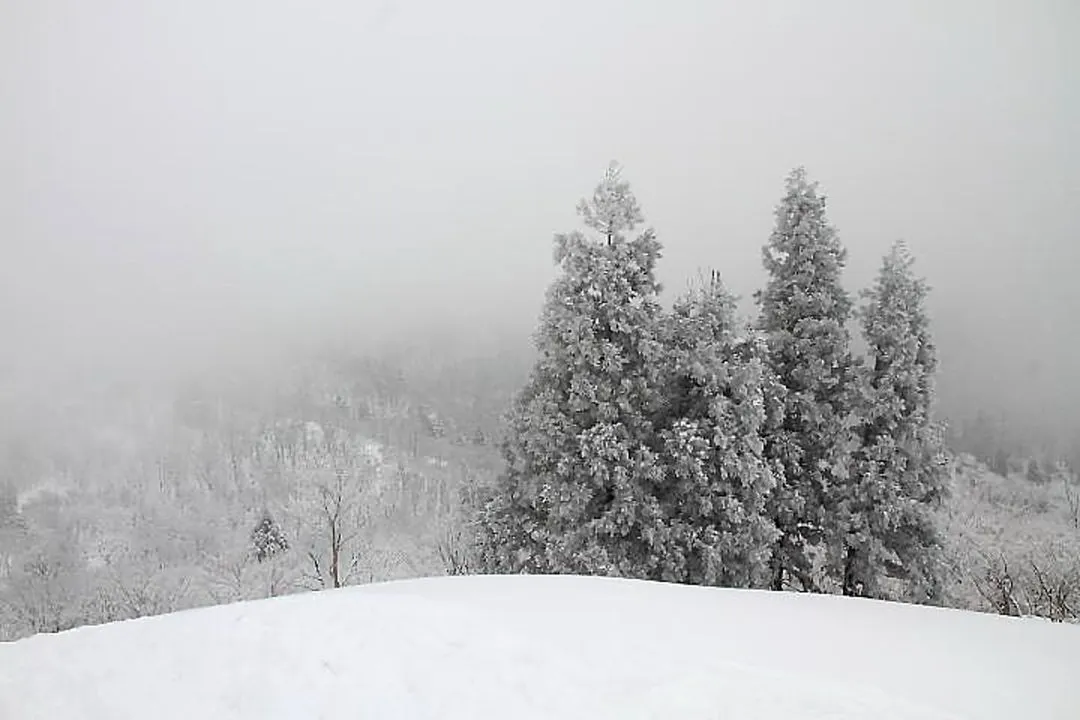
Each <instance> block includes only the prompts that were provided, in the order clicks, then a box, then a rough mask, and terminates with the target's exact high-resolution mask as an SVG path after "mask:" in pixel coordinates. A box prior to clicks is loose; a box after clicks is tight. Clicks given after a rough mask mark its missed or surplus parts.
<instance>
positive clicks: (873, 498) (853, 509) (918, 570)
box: [842, 243, 946, 600]
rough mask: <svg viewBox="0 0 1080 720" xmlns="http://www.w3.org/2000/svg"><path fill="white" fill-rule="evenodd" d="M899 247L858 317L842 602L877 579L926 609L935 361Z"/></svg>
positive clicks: (936, 466)
mask: <svg viewBox="0 0 1080 720" xmlns="http://www.w3.org/2000/svg"><path fill="white" fill-rule="evenodd" d="M913 262H914V261H913V259H912V257H911V255H910V254H909V253H908V251H907V248H906V247H905V246H904V244H903V243H897V244H895V245H894V246H893V248H892V249H891V251H890V252H889V254H888V255H887V256H886V257H885V259H884V262H883V264H882V267H881V271H880V273H879V275H878V278H877V280H876V282H875V284H874V286H873V288H872V289H870V290H869V291H867V292H866V293H865V297H866V299H867V303H866V305H865V306H864V307H863V308H861V309H860V313H859V314H860V318H861V321H862V327H863V334H864V336H865V339H866V342H867V346H868V360H869V362H868V364H867V366H866V373H865V374H866V378H865V380H866V383H865V396H864V398H863V399H864V409H863V421H862V425H861V428H860V431H861V447H860V449H859V451H858V453H857V472H856V473H855V474H854V476H853V478H852V482H851V483H850V484H849V488H848V489H847V490H846V492H845V495H846V496H845V497H844V499H843V501H842V502H843V505H844V509H845V512H846V514H847V518H848V521H847V531H846V534H847V537H846V539H845V550H844V556H843V592H844V594H847V595H867V596H880V595H881V594H882V586H881V579H882V578H883V577H884V576H891V577H894V578H899V579H902V580H904V581H906V582H907V583H908V586H909V591H910V592H911V594H912V596H913V597H916V598H919V599H924V600H925V599H932V598H933V597H934V596H936V594H937V592H938V589H939V587H938V586H939V580H938V578H937V573H936V568H937V565H938V557H937V554H938V552H939V550H940V545H941V541H940V538H939V537H938V533H937V530H936V528H935V525H934V522H933V518H932V515H931V511H932V509H933V507H934V505H935V504H936V503H938V502H939V501H940V500H941V499H942V498H943V497H944V494H945V491H946V477H945V475H946V467H945V463H944V454H943V453H944V447H943V441H942V438H943V432H942V428H941V427H940V426H939V425H937V424H936V423H935V421H934V419H933V406H934V373H935V371H936V369H937V358H936V352H935V348H934V344H933V341H932V338H931V336H930V323H929V319H928V317H927V315H926V310H925V307H924V306H925V301H926V296H927V292H928V288H927V286H926V284H925V282H924V281H923V280H921V279H920V278H917V277H916V276H915V275H914V273H913V271H912V264H913Z"/></svg>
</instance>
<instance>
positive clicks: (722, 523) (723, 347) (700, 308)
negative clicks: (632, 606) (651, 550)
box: [658, 273, 776, 587]
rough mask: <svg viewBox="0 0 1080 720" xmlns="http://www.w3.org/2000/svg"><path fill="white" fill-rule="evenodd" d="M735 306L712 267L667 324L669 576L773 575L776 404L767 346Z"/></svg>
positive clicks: (732, 580)
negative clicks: (766, 437)
mask: <svg viewBox="0 0 1080 720" xmlns="http://www.w3.org/2000/svg"><path fill="white" fill-rule="evenodd" d="M735 306H736V299H735V298H734V297H733V296H732V295H731V294H730V293H728V292H727V290H726V289H725V288H724V286H723V284H722V282H721V281H720V277H719V275H717V274H716V273H713V274H712V275H711V277H710V278H709V280H708V281H706V282H704V283H702V284H701V286H700V287H698V288H695V289H693V290H691V292H689V293H688V294H686V295H685V296H683V297H682V298H680V299H679V300H677V301H676V303H675V307H674V310H673V312H672V314H671V315H670V316H669V317H668V318H667V321H666V323H665V326H666V333H665V346H666V347H667V353H668V358H667V360H666V362H665V363H664V365H665V367H667V368H668V370H669V375H668V377H667V380H666V386H665V399H666V401H667V405H666V407H665V411H664V415H663V416H661V417H660V418H658V425H659V426H661V427H662V428H663V429H662V430H661V437H662V438H663V442H664V457H663V460H664V464H665V467H667V468H668V472H667V476H668V481H669V484H668V486H665V488H664V489H663V495H662V498H663V499H662V505H663V507H664V516H665V518H666V525H665V532H666V535H665V539H666V544H665V550H664V552H663V553H662V556H663V557H664V561H665V566H664V570H665V572H664V579H665V580H672V581H678V582H686V583H692V584H697V585H721V586H725V587H753V586H760V585H761V584H763V583H764V581H765V580H766V578H767V572H768V559H769V555H770V550H771V546H772V543H773V541H774V540H775V539H776V529H775V527H774V526H773V524H772V522H771V521H770V520H769V519H768V517H767V516H766V515H765V499H766V497H767V496H768V494H769V492H770V491H771V490H772V488H773V485H774V479H773V474H772V473H771V472H770V470H769V468H768V465H767V463H766V460H765V458H764V444H763V437H762V431H763V428H764V426H765V423H766V421H767V418H768V414H767V411H768V410H769V409H770V408H771V409H772V410H774V411H775V409H776V408H775V403H771V404H767V394H768V392H769V390H770V388H769V385H768V382H769V379H768V377H767V368H766V365H765V354H766V349H765V347H764V343H763V342H762V340H761V338H760V337H758V336H755V335H753V334H751V333H740V332H739V328H738V327H737V326H736V318H735Z"/></svg>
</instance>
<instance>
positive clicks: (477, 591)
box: [0, 576, 1080, 720]
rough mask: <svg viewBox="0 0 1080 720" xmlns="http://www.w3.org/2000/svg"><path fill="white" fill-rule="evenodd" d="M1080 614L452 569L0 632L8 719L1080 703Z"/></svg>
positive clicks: (672, 714)
mask: <svg viewBox="0 0 1080 720" xmlns="http://www.w3.org/2000/svg"><path fill="white" fill-rule="evenodd" d="M1078 668H1080V627H1072V626H1062V625H1054V624H1050V623H1046V622H1042V621H1031V620H1018V619H1012V618H1004V617H998V616H991V615H980V614H975V613H969V612H963V611H956V610H940V609H931V608H922V607H914V606H906V605H899V604H891V603H884V602H876V601H867V600H855V599H850V598H840V597H831V596H813V595H795V594H787V593H769V592H761V591H748V590H720V589H715V588H701V587H690V586H677V585H665V584H660V583H647V582H638V581H628V580H614V579H604V578H581V577H567V576H563V577H530V576H512V577H511V576H505V577H490V576H483V577H455V578H437V579H426V580H410V581H401V582H392V583H382V584H377V585H369V586H363V587H354V588H348V589H344V590H336V591H327V592H320V593H312V594H305V595H293V596H288V597H283V598H275V599H272V600H262V601H257V602H247V603H237V604H234V605H227V606H219V607H213V608H205V609H200V610H191V611H187V612H180V613H175V614H172V615H166V616H160V617H154V618H143V619H139V620H133V621H128V622H122V623H115V624H112V625H103V626H97V627H85V628H79V629H76V630H71V631H68V632H64V633H60V634H57V635H39V636H36V637H33V638H28V639H25V640H20V641H17V642H13V643H8V644H0V718H3V719H4V720H22V719H24V718H25V719H26V720H60V719H63V720H77V719H80V718H87V719H91V718H92V719H94V720H97V719H98V718H101V719H105V718H108V719H109V720H125V719H127V718H140V719H141V718H149V717H153V718H160V719H161V720H166V719H167V718H178V719H179V718H184V720H188V719H190V718H208V719H209V718H213V719H214V720H277V719H285V718H289V719H293V718H326V719H328V720H329V719H336V718H470V719H476V718H481V719H482V718H499V719H500V720H502V719H503V718H590V719H595V718H620V719H625V718H668V719H673V718H729V719H736V718H760V719H772V718H783V719H785V720H791V719H801V718H808V719H809V718H833V719H846V718H852V719H854V718H860V719H863V718H870V717H872V718H874V720H892V719H900V718H905V719H914V718H918V719H919V720H928V719H931V718H933V719H935V720H939V719H940V720H944V719H945V718H954V719H955V718H971V719H972V720H992V719H993V718H1009V720H1015V718H1018V717H1024V718H1040V719H1043V720H1048V719H1051V718H1062V719H1065V718H1068V719H1069V720H1075V719H1076V718H1078V717H1080V676H1078V675H1077V669H1078Z"/></svg>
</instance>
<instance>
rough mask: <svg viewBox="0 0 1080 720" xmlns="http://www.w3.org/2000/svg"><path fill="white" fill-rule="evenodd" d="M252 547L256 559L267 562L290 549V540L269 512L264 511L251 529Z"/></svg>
mask: <svg viewBox="0 0 1080 720" xmlns="http://www.w3.org/2000/svg"><path fill="white" fill-rule="evenodd" d="M251 549H252V552H253V553H254V555H255V560H257V561H258V562H265V561H267V560H269V559H271V558H273V557H274V556H276V555H278V554H279V553H282V552H285V551H286V550H288V549H289V540H288V538H286V537H285V533H284V532H282V530H281V528H280V527H279V526H278V524H277V523H276V522H274V518H273V516H271V515H270V513H269V512H264V513H263V514H262V517H261V518H260V519H259V522H258V523H256V525H255V527H254V528H253V529H252V531H251Z"/></svg>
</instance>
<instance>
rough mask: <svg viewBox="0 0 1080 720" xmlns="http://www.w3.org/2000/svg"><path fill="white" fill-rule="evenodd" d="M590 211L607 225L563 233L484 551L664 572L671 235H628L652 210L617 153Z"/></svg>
mask: <svg viewBox="0 0 1080 720" xmlns="http://www.w3.org/2000/svg"><path fill="white" fill-rule="evenodd" d="M578 211H579V214H580V215H581V217H582V218H583V220H584V224H585V226H586V227H587V228H589V229H590V230H593V231H595V233H597V235H598V236H599V237H595V236H594V237H588V236H586V235H585V234H584V233H582V232H578V231H575V232H571V233H569V234H565V235H557V236H556V238H555V262H556V263H557V264H558V265H559V266H560V267H561V270H562V272H561V275H560V277H558V278H557V279H556V281H555V282H554V283H553V284H552V286H551V287H550V288H549V290H548V295H547V301H546V304H545V307H544V310H543V313H542V316H541V321H540V327H539V330H538V331H537V333H536V336H535V343H536V349H537V351H538V355H539V358H538V360H537V362H536V365H535V367H534V368H533V370H532V373H531V375H530V377H529V379H528V381H527V383H526V386H525V387H524V389H523V390H522V391H521V393H520V394H519V395H518V397H517V398H516V399H515V402H514V406H513V408H512V410H511V413H510V416H509V418H508V429H507V433H506V439H505V440H504V442H503V447H502V450H503V456H504V458H505V461H506V469H505V471H504V473H503V474H502V475H501V476H500V478H499V480H498V482H497V483H496V487H495V488H494V492H493V494H492V496H491V497H490V498H489V499H488V500H487V502H486V503H485V506H484V509H483V510H482V512H481V518H480V526H481V538H480V546H481V547H480V549H481V555H482V557H483V559H484V563H485V564H486V565H487V566H488V568H489V569H491V570H494V571H499V572H534V573H536V572H549V573H550V572H555V573H580V574H598V575H617V576H626V577H640V578H657V577H659V575H660V573H661V568H660V565H661V562H660V558H659V557H658V551H657V547H658V546H659V545H660V544H661V543H662V537H661V536H662V535H663V531H662V517H661V509H660V506H659V502H658V501H657V499H656V495H657V488H658V486H659V485H660V483H661V482H662V481H663V472H662V466H661V459H660V448H659V440H658V438H657V437H656V433H655V431H654V428H653V423H652V416H653V415H654V414H655V412H656V409H657V407H658V406H659V404H660V398H659V394H658V391H657V387H658V384H659V373H660V371H661V367H660V366H661V363H660V362H659V360H660V359H661V357H662V347H661V344H660V342H659V340H658V336H657V335H658V318H659V317H660V306H659V303H658V301H657V296H658V294H659V292H660V286H659V284H658V283H657V281H656V279H655V274H654V269H655V266H656V262H657V260H658V259H659V257H660V252H661V245H660V243H659V242H658V241H657V239H656V237H655V234H654V232H653V231H652V230H651V229H646V230H644V231H643V232H641V233H640V234H638V235H637V236H635V237H634V238H633V239H630V238H628V234H629V233H631V232H632V231H633V230H634V228H635V227H637V226H638V225H640V224H641V222H642V220H643V218H642V214H641V210H640V208H639V206H638V203H637V200H636V199H635V197H634V195H633V193H632V192H631V190H630V187H629V185H628V184H627V183H626V182H625V181H623V180H622V179H621V177H620V170H619V168H618V166H617V165H615V164H614V163H613V164H612V165H611V166H610V167H609V169H608V171H607V173H606V174H605V176H604V179H603V180H602V181H601V183H600V184H599V185H598V186H597V188H596V191H595V192H594V193H593V197H592V199H591V200H588V201H582V203H581V204H580V205H579V207H578Z"/></svg>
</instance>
